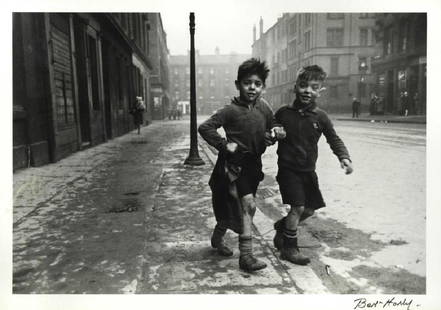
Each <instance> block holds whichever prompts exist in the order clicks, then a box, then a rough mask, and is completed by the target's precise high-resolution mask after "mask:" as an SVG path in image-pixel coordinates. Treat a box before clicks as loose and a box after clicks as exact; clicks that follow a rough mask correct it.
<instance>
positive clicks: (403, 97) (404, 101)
mask: <svg viewBox="0 0 441 310" xmlns="http://www.w3.org/2000/svg"><path fill="white" fill-rule="evenodd" d="M400 103H401V115H403V116H408V115H409V96H408V95H407V91H403V92H401V94H400Z"/></svg>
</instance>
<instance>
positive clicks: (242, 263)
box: [239, 254, 266, 272]
mask: <svg viewBox="0 0 441 310" xmlns="http://www.w3.org/2000/svg"><path fill="white" fill-rule="evenodd" d="M239 267H240V269H242V270H243V271H246V272H253V271H257V270H261V269H264V268H266V263H265V262H263V261H261V260H258V259H257V258H255V257H254V256H253V255H252V254H248V255H241V256H240V257H239Z"/></svg>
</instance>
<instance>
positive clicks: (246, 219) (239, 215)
mask: <svg viewBox="0 0 441 310" xmlns="http://www.w3.org/2000/svg"><path fill="white" fill-rule="evenodd" d="M268 72H269V70H268V68H267V67H266V64H265V62H261V61H259V60H257V59H254V58H252V59H249V60H247V61H245V62H244V63H242V64H241V65H240V66H239V69H238V74H237V80H236V81H235V84H236V88H237V90H238V91H239V97H236V98H234V99H233V100H232V102H231V104H229V105H226V106H225V107H224V108H223V109H220V110H219V111H217V112H216V113H215V114H214V115H212V116H211V117H210V118H209V119H208V120H207V121H205V122H204V123H203V124H201V125H200V126H199V133H200V134H201V136H202V137H203V138H204V139H205V140H206V141H207V142H208V143H209V144H210V145H212V146H213V147H215V148H216V149H217V150H218V151H219V154H218V159H217V162H216V165H215V167H214V170H213V173H212V175H211V178H210V182H209V184H210V187H211V190H212V193H213V196H212V197H213V209H214V213H215V216H216V221H217V224H216V227H215V229H214V231H213V235H212V238H211V244H212V246H213V247H214V248H216V249H217V250H218V252H219V254H221V255H224V256H231V255H233V252H232V251H231V250H230V249H229V248H228V247H226V245H225V244H224V241H223V237H224V235H225V233H226V230H227V229H232V230H234V231H235V232H237V233H238V234H239V250H240V258H239V267H240V268H241V269H242V270H245V271H247V272H251V271H255V270H259V269H263V268H265V267H266V264H265V263H264V262H262V261H260V260H258V259H256V258H255V257H254V256H253V252H252V236H251V231H252V230H251V226H252V221H253V216H254V213H255V211H256V204H255V201H254V198H255V195H256V191H257V186H258V185H259V182H260V181H261V180H262V179H263V173H262V161H261V156H262V154H263V153H264V152H265V149H266V147H267V146H268V145H270V144H273V143H274V141H272V139H271V133H270V132H271V130H273V128H274V127H275V124H274V123H273V120H274V116H273V112H272V110H271V108H270V107H269V105H268V103H267V102H266V101H265V100H264V99H263V98H261V94H262V91H263V89H264V87H265V80H266V78H267V76H268ZM219 127H223V129H224V130H225V133H226V139H224V138H222V137H221V135H219V133H218V132H217V129H218V128H219ZM273 131H274V132H275V135H276V136H277V137H283V130H282V129H281V128H276V129H274V130H273Z"/></svg>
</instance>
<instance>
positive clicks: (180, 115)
mask: <svg viewBox="0 0 441 310" xmlns="http://www.w3.org/2000/svg"><path fill="white" fill-rule="evenodd" d="M177 113H178V120H179V119H181V117H182V109H181V108H178V111H177Z"/></svg>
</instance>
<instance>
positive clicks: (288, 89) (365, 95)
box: [252, 13, 377, 112]
mask: <svg viewBox="0 0 441 310" xmlns="http://www.w3.org/2000/svg"><path fill="white" fill-rule="evenodd" d="M375 17H376V15H375V14H374V13H284V14H283V15H282V16H281V17H279V19H278V20H277V22H276V23H275V24H274V25H272V26H271V27H270V28H269V29H268V30H267V31H266V32H263V20H262V19H261V20H260V22H259V38H258V39H257V33H256V28H255V27H254V29H253V45H252V50H253V52H252V53H253V56H254V57H260V58H261V59H264V60H266V61H267V62H268V64H269V67H270V70H271V71H270V78H269V80H268V83H267V88H266V95H265V96H266V98H267V99H268V100H269V102H270V103H271V104H272V105H273V107H274V108H277V107H279V106H281V105H283V104H287V103H289V102H291V101H292V100H293V99H294V92H293V90H294V83H295V78H296V74H297V71H298V70H299V69H300V68H301V67H303V66H306V65H312V64H317V65H319V66H321V67H322V68H323V69H324V70H325V71H326V72H327V74H328V78H327V80H326V83H325V87H326V91H324V92H323V93H322V97H321V98H320V105H321V106H322V107H323V108H324V109H326V110H328V111H329V112H346V111H349V110H350V109H351V102H352V97H353V96H356V97H357V98H359V100H360V101H361V103H362V106H366V109H367V106H368V105H369V102H370V96H371V93H372V92H374V90H375V78H374V75H373V74H372V70H371V62H372V59H373V57H374V56H375V55H376V54H377V52H376V49H377V47H376V44H375V36H374V31H373V30H374V27H375Z"/></svg>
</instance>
